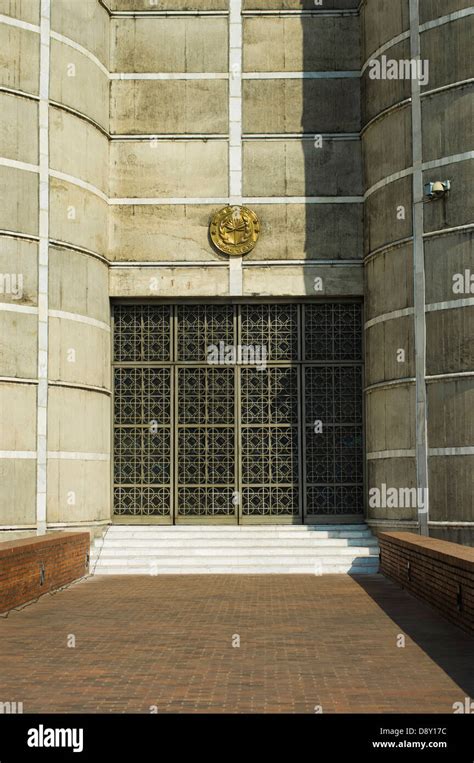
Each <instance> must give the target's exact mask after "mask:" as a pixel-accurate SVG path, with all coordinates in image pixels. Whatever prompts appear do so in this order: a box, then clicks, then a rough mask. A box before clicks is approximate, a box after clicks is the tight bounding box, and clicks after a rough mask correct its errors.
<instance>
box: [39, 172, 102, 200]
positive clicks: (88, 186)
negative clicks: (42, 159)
mask: <svg viewBox="0 0 474 763" xmlns="http://www.w3.org/2000/svg"><path fill="white" fill-rule="evenodd" d="M49 175H50V177H52V178H56V180H63V181H64V182H65V183H71V184H72V185H77V186H79V188H83V189H84V190H85V191H89V193H93V194H94V195H95V196H98V197H99V198H100V199H102V201H104V202H105V203H106V204H108V203H109V198H108V196H107V194H106V193H104V192H103V191H101V190H100V188H97V186H95V185H93V184H92V183H88V182H87V181H86V180H81V178H77V177H75V176H74V175H68V174H67V173H66V172H58V170H49Z"/></svg>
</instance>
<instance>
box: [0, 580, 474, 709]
mask: <svg viewBox="0 0 474 763" xmlns="http://www.w3.org/2000/svg"><path fill="white" fill-rule="evenodd" d="M70 634H72V635H74V636H75V638H76V647H75V648H68V646H67V639H68V636H69V635H70ZM399 634H404V635H405V637H406V646H405V648H400V647H397V638H398V636H399ZM235 635H238V636H240V647H233V645H232V642H233V637H234V636H235ZM235 641H236V640H235V639H234V643H235ZM0 643H1V650H0V701H3V702H5V701H12V702H13V701H16V702H23V704H24V712H119V713H120V712H139V713H147V712H150V707H151V706H153V705H156V706H157V708H158V711H159V712H204V713H205V712H231V713H235V712H302V713H313V712H315V707H317V706H322V709H323V712H327V713H335V712H336V713H337V712H363V713H365V712H408V713H416V712H452V705H453V703H454V702H457V701H463V700H464V698H465V697H466V696H471V697H472V696H474V639H473V637H472V636H470V635H469V634H467V633H465V632H463V631H461V630H459V629H458V628H457V627H456V626H454V625H452V624H450V623H448V622H447V621H445V620H444V619H443V618H442V617H441V616H440V615H438V614H437V613H435V612H434V611H432V610H431V609H429V608H428V606H427V605H425V604H423V603H421V602H420V601H418V600H417V599H415V598H413V597H412V596H411V595H410V594H408V593H406V592H405V591H403V590H402V589H400V588H399V587H398V586H397V585H395V584H394V583H393V582H391V581H390V580H388V579H386V578H384V577H382V576H380V575H374V576H365V577H359V578H357V579H356V578H351V577H349V576H343V575H341V576H339V575H337V576H336V575H334V576H323V577H316V576H306V575H281V576H276V575H275V576H260V575H259V576H257V575H255V576H254V575H249V576H238V575H234V576H227V575H221V576H219V575H212V576H207V575H190V576H184V575H181V576H164V577H132V576H130V577H129V576H127V577H115V576H113V577H95V578H89V579H87V580H84V581H81V582H79V583H75V584H73V585H72V586H71V587H70V588H68V589H66V590H63V591H61V592H58V593H56V594H54V595H47V596H45V597H43V598H41V599H40V600H39V601H38V602H36V603H34V604H32V605H30V606H28V607H26V608H24V609H23V610H21V611H18V612H17V611H14V612H12V613H11V614H10V615H9V616H8V618H6V619H0Z"/></svg>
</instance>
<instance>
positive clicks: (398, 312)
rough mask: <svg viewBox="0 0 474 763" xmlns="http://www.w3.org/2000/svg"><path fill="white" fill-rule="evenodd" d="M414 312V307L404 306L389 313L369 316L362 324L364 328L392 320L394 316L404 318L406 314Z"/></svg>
mask: <svg viewBox="0 0 474 763" xmlns="http://www.w3.org/2000/svg"><path fill="white" fill-rule="evenodd" d="M414 312H415V308H413V307H405V308H403V309H402V310H394V311H393V312H391V313H384V314H383V315H378V316H377V317H376V318H371V319H370V321H367V322H366V323H365V324H364V328H366V329H369V328H370V327H371V326H376V325H377V323H384V322H385V321H392V320H394V319H395V318H405V317H406V316H408V315H413V313H414Z"/></svg>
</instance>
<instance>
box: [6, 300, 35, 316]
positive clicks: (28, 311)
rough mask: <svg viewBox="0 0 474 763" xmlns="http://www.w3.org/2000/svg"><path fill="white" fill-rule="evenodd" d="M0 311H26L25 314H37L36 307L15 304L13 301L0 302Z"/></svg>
mask: <svg viewBox="0 0 474 763" xmlns="http://www.w3.org/2000/svg"><path fill="white" fill-rule="evenodd" d="M0 311H4V312H6V313H26V314H27V315H38V308H37V307H31V306H30V305H16V304H15V303H14V302H0Z"/></svg>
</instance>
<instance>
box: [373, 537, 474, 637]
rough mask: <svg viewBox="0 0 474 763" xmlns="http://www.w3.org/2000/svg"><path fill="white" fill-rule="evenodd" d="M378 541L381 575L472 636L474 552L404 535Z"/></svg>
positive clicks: (449, 544) (472, 549) (450, 544)
mask: <svg viewBox="0 0 474 763" xmlns="http://www.w3.org/2000/svg"><path fill="white" fill-rule="evenodd" d="M378 540H379V543H380V571H381V572H382V573H383V574H384V575H386V576H387V577H389V578H392V580H395V581H396V582H397V583H399V584H400V585H401V586H403V588H406V590H407V591H410V593H412V594H414V595H415V596H417V597H418V598H420V599H424V601H426V602H427V603H428V604H430V605H431V606H432V607H435V608H436V609H437V610H438V611H439V612H441V613H442V614H443V615H444V616H445V617H446V618H447V619H448V620H450V621H451V622H453V623H455V624H456V625H459V626H460V627H461V628H463V629H464V630H467V631H469V632H470V633H472V634H474V548H471V547H468V546H460V545H459V544H458V543H448V542H447V541H444V540H437V539H435V538H426V537H424V536H420V535H415V534H414V533H406V532H400V533H397V532H387V533H380V534H379V536H378Z"/></svg>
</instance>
